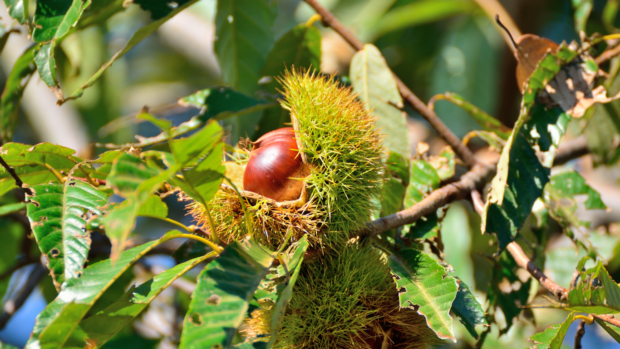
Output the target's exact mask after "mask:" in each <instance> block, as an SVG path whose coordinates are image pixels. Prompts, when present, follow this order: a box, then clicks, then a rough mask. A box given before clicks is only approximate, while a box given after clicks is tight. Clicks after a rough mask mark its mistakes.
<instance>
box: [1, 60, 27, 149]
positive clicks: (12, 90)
mask: <svg viewBox="0 0 620 349" xmlns="http://www.w3.org/2000/svg"><path fill="white" fill-rule="evenodd" d="M33 60H34V49H33V48H28V49H27V50H26V51H24V53H22V55H21V56H20V57H19V58H18V59H17V61H16V62H15V64H14V65H13V68H12V69H11V72H10V73H9V76H8V78H7V80H6V84H5V85H4V91H2V97H1V99H0V137H1V138H2V144H4V143H6V142H10V141H11V140H12V139H13V130H15V126H16V125H17V118H18V117H19V105H20V102H21V100H22V95H23V94H24V89H26V85H28V82H29V81H30V78H31V77H32V74H33V73H34V72H35V70H36V66H35V64H34V61H33Z"/></svg>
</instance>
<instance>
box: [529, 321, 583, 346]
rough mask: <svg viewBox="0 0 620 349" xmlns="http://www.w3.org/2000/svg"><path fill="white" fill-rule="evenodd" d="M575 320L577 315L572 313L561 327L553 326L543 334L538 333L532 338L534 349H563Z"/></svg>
mask: <svg viewBox="0 0 620 349" xmlns="http://www.w3.org/2000/svg"><path fill="white" fill-rule="evenodd" d="M574 319H575V313H570V314H569V315H568V317H567V318H566V320H564V322H562V323H561V324H559V325H553V326H551V327H548V328H547V329H546V330H544V331H543V332H540V333H537V334H535V335H533V336H532V337H530V340H531V341H532V342H534V343H535V345H534V346H533V347H532V348H533V349H561V348H562V342H564V337H565V336H566V332H568V328H569V327H570V324H571V323H572V322H573V320H574Z"/></svg>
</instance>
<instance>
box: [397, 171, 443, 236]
mask: <svg viewBox="0 0 620 349" xmlns="http://www.w3.org/2000/svg"><path fill="white" fill-rule="evenodd" d="M410 171H411V172H410V176H409V186H408V187H407V193H406V194H405V207H411V206H413V205H415V204H417V203H418V202H420V201H422V199H424V198H425V197H426V196H427V195H428V194H430V193H431V192H432V191H433V190H435V189H437V188H439V184H440V183H441V179H440V178H439V175H438V174H437V171H436V170H435V168H434V167H433V166H432V165H431V164H430V163H428V162H427V161H424V160H413V161H411V170H410ZM440 228H441V226H440V219H439V217H438V215H437V213H433V214H430V215H428V216H425V217H422V218H421V219H419V220H418V221H417V222H415V224H411V225H406V226H404V227H403V237H407V238H411V239H425V238H432V237H435V236H437V232H438V231H439V229H440Z"/></svg>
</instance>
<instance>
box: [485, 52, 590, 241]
mask: <svg viewBox="0 0 620 349" xmlns="http://www.w3.org/2000/svg"><path fill="white" fill-rule="evenodd" d="M577 55H578V52H574V51H571V50H570V49H569V48H568V47H566V46H565V45H562V46H560V48H559V49H558V51H557V53H556V54H555V55H553V54H548V55H547V56H545V57H544V58H543V59H542V60H541V61H540V62H539V64H538V66H537V68H536V70H535V71H534V73H533V74H532V75H531V76H530V78H529V81H528V85H527V86H526V88H525V93H524V95H523V100H522V103H521V113H520V114H519V119H518V120H517V123H516V124H515V127H514V129H513V131H512V134H511V135H510V138H509V139H508V141H507V142H506V145H505V146H504V148H503V150H502V155H501V157H500V160H499V163H498V165H497V174H496V176H495V178H493V181H492V189H491V192H490V193H489V198H488V200H487V203H486V206H485V210H484V212H483V214H482V231H483V232H485V233H493V234H496V235H497V239H498V241H499V248H500V250H502V249H504V248H505V247H506V246H507V245H508V243H510V242H511V241H513V240H514V237H515V236H516V234H517V232H518V230H519V229H520V228H521V227H522V226H523V223H524V222H525V219H526V218H527V216H528V215H529V213H530V212H531V210H532V207H533V205H534V202H535V201H536V199H538V198H539V197H540V196H541V195H542V193H543V188H544V186H545V184H546V183H547V182H548V181H549V173H550V171H549V168H550V167H551V166H552V164H553V157H554V155H555V149H556V148H557V146H558V144H559V141H560V139H561V137H562V136H563V135H564V132H565V130H566V125H567V123H568V121H569V120H570V116H569V115H568V114H567V113H566V112H564V111H563V110H562V109H561V108H557V107H556V108H552V109H546V108H545V107H544V106H542V105H539V104H536V105H535V104H534V103H535V101H536V96H537V94H538V92H540V91H542V90H543V89H544V88H545V87H546V86H547V84H548V82H549V81H551V80H552V79H553V78H554V77H555V76H556V74H557V73H558V72H560V70H561V69H562V67H563V65H564V64H567V63H569V62H570V61H572V60H573V59H575V58H576V57H577ZM534 146H536V147H538V148H539V149H540V151H541V153H542V154H543V156H544V160H543V163H541V162H540V160H539V159H538V157H537V156H536V152H535V150H534V148H533V147H534Z"/></svg>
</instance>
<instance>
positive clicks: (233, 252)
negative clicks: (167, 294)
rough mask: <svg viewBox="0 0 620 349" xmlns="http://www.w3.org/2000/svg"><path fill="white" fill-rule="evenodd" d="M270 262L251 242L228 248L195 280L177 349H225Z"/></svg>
mask: <svg viewBox="0 0 620 349" xmlns="http://www.w3.org/2000/svg"><path fill="white" fill-rule="evenodd" d="M273 260H274V256H273V255H272V254H271V252H270V251H268V250H266V249H264V248H263V247H261V246H259V245H258V244H256V243H255V242H253V241H251V240H245V241H235V242H233V243H231V244H230V245H228V247H226V249H225V250H224V251H223V252H222V254H220V256H219V257H218V258H216V259H215V260H214V261H213V262H211V263H210V264H209V265H207V267H206V268H205V269H204V270H203V271H202V272H201V273H200V275H199V276H198V284H197V285H196V290H195V291H194V295H193V298H192V302H191V303H190V306H189V310H188V312H187V315H186V316H185V321H184V323H183V334H182V335H181V344H180V345H179V348H180V349H186V348H211V347H222V348H226V347H229V346H230V345H231V344H232V340H233V338H234V337H235V334H236V333H237V330H238V329H239V327H240V326H241V325H242V324H243V319H244V317H245V314H246V312H247V310H248V306H249V301H250V298H251V297H252V295H253V294H254V292H255V291H256V289H257V288H258V285H259V284H260V282H261V280H262V279H263V277H264V276H265V275H266V274H267V272H268V271H269V267H270V266H271V263H272V262H273Z"/></svg>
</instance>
